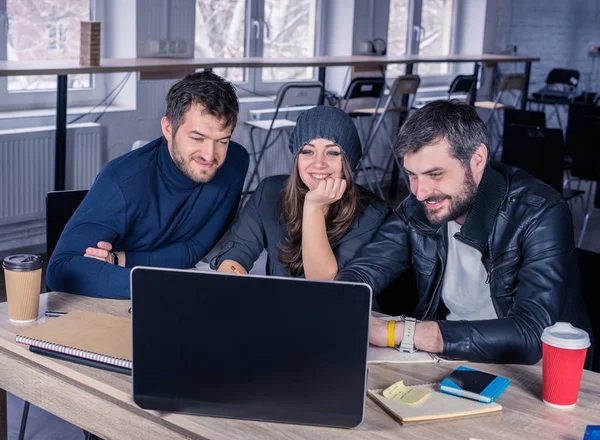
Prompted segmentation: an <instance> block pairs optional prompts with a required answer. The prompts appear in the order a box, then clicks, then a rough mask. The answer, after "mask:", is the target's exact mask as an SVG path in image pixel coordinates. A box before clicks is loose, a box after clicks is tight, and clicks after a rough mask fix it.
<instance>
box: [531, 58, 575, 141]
mask: <svg viewBox="0 0 600 440" xmlns="http://www.w3.org/2000/svg"><path fill="white" fill-rule="evenodd" d="M579 76H580V75H579V71H577V70H572V69H552V70H551V71H550V72H549V73H548V76H547V77H546V85H544V87H542V88H541V89H540V90H538V91H537V92H534V93H532V94H531V97H530V98H529V100H528V102H530V103H535V104H537V105H538V110H540V109H541V110H542V111H544V109H545V107H546V105H551V106H553V107H554V111H555V115H556V120H557V121H558V126H559V128H560V129H561V130H562V122H561V120H560V115H559V112H558V106H559V105H569V104H570V103H571V102H572V101H573V99H574V98H575V92H576V90H577V86H578V85H579Z"/></svg>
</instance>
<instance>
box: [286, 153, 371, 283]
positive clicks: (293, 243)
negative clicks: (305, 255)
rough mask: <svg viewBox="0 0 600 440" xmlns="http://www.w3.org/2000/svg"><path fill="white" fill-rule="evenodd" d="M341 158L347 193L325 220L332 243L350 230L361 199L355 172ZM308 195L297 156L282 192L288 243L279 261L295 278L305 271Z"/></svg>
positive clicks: (330, 209)
mask: <svg viewBox="0 0 600 440" xmlns="http://www.w3.org/2000/svg"><path fill="white" fill-rule="evenodd" d="M341 157H342V172H343V177H344V179H345V180H346V191H344V195H343V196H342V198H341V199H340V200H338V201H337V202H335V203H332V204H331V205H330V206H329V210H328V211H327V216H326V217H325V226H326V230H327V238H328V239H329V243H330V244H334V243H336V242H337V241H338V240H340V239H341V238H342V237H344V235H346V233H347V232H348V230H349V229H350V227H351V226H352V222H353V221H354V218H355V217H356V216H357V215H358V213H359V200H358V193H357V191H356V186H355V185H354V178H353V176H352V170H350V166H349V165H348V162H347V160H346V158H345V157H344V155H342V156H341ZM307 192H308V188H307V186H306V185H305V184H304V182H302V179H301V178H300V173H299V172H298V156H296V160H295V162H294V167H293V169H292V172H291V174H290V177H289V178H288V180H287V182H286V184H285V187H284V189H283V193H282V197H281V208H282V211H283V219H284V220H285V223H286V224H287V230H288V235H289V237H290V238H289V240H288V242H287V243H285V244H284V243H280V245H279V247H280V249H281V252H280V253H279V261H280V262H281V263H282V264H287V265H288V267H289V268H290V273H291V274H292V276H294V277H297V276H300V275H302V273H303V272H304V265H303V264H302V214H303V207H304V196H305V195H306V193H307Z"/></svg>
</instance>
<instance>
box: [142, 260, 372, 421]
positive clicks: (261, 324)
mask: <svg viewBox="0 0 600 440" xmlns="http://www.w3.org/2000/svg"><path fill="white" fill-rule="evenodd" d="M131 281H132V288H131V291H132V319H133V387H134V399H135V401H136V403H138V405H140V406H141V407H143V408H146V409H156V410H163V411H176V412H186V413H195V414H203V415H213V416H220V417H235V418H248V419H258V420H270V421H282V422H290V423H303V424H316V425H327V426H347V427H349V426H356V425H358V424H359V423H360V422H361V420H362V415H363V409H364V397H365V392H366V390H365V386H366V362H367V354H366V353H367V347H368V328H369V314H370V308H371V307H370V306H371V289H370V287H368V286H367V285H364V284H348V283H334V282H317V281H306V280H300V279H292V278H276V277H258V276H240V275H229V274H219V273H205V272H197V271H176V270H164V269H163V270H160V269H147V268H136V269H134V270H133V271H132V276H131Z"/></svg>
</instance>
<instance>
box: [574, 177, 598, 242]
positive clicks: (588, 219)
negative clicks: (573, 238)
mask: <svg viewBox="0 0 600 440" xmlns="http://www.w3.org/2000/svg"><path fill="white" fill-rule="evenodd" d="M599 183H600V173H598V177H597V179H596V194H595V196H594V208H595V209H596V210H598V209H600V191H598V184H599ZM586 208H588V209H586V212H585V218H584V220H583V227H582V228H581V234H580V235H579V240H578V241H577V246H579V247H581V246H582V245H583V239H584V237H585V233H586V231H587V227H588V222H589V221H590V216H591V215H592V214H593V213H598V211H591V210H590V209H589V207H586Z"/></svg>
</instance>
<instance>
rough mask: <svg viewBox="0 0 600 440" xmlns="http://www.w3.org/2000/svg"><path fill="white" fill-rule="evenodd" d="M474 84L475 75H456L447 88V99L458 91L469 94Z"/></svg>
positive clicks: (475, 84)
mask: <svg viewBox="0 0 600 440" xmlns="http://www.w3.org/2000/svg"><path fill="white" fill-rule="evenodd" d="M476 86H477V77H476V76H475V75H457V76H456V77H455V78H454V79H453V80H452V84H450V87H449V88H448V99H450V98H451V97H452V95H457V94H459V93H460V94H465V95H467V96H471V94H472V93H473V90H474V89H475V87H476Z"/></svg>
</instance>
